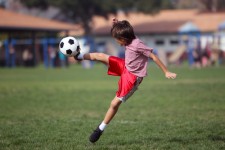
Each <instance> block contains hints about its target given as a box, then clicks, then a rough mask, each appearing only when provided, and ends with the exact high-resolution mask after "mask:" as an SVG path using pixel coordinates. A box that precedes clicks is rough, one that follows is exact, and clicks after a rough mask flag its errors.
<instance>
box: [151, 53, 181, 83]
mask: <svg viewBox="0 0 225 150" xmlns="http://www.w3.org/2000/svg"><path fill="white" fill-rule="evenodd" d="M149 57H150V58H151V59H152V60H153V61H154V62H155V63H156V64H157V65H158V66H159V67H160V68H161V69H162V71H163V72H164V74H165V76H166V78H168V79H175V78H176V76H177V74H175V73H172V72H169V71H168V69H167V68H166V66H165V65H164V64H163V63H162V62H161V60H160V59H159V58H158V57H157V56H156V55H155V54H153V53H150V56H149Z"/></svg>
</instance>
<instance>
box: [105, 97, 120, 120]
mask: <svg viewBox="0 0 225 150" xmlns="http://www.w3.org/2000/svg"><path fill="white" fill-rule="evenodd" d="M121 103H122V101H120V100H119V99H118V98H117V97H115V98H114V99H113V100H112V102H111V104H110V106H109V109H108V111H107V113H106V115H105V118H104V120H103V122H104V123H105V124H109V123H110V121H111V120H112V119H113V117H114V116H115V114H116V113H117V111H118V108H119V106H120V104H121Z"/></svg>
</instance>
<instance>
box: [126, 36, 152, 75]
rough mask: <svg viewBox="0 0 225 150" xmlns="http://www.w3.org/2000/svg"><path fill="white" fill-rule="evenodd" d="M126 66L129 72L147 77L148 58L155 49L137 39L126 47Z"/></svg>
mask: <svg viewBox="0 0 225 150" xmlns="http://www.w3.org/2000/svg"><path fill="white" fill-rule="evenodd" d="M125 48H126V49H125V66H126V68H127V70H128V71H130V72H131V73H133V74H134V75H136V76H138V77H145V76H147V65H148V58H149V56H150V53H152V51H153V49H152V48H149V47H148V46H146V45H145V44H144V43H143V42H142V41H141V40H140V39H138V38H136V39H134V40H133V41H132V43H131V44H129V45H127V46H126V47H125Z"/></svg>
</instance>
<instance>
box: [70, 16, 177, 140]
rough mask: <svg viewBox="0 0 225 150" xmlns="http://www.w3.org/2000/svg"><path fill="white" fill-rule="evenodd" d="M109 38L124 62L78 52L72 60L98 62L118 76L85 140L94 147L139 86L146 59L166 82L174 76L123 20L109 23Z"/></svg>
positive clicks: (145, 68)
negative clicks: (122, 48) (102, 112)
mask: <svg viewBox="0 0 225 150" xmlns="http://www.w3.org/2000/svg"><path fill="white" fill-rule="evenodd" d="M111 35H112V37H113V38H115V40H116V42H117V43H118V44H120V45H121V46H125V59H121V58H118V57H115V56H109V55H107V54H104V53H86V54H83V53H82V50H81V52H80V53H79V54H78V55H76V56H75V57H74V58H75V59H76V60H93V61H100V62H102V63H104V64H106V65H107V66H108V74H109V75H113V76H120V79H119V81H118V85H119V87H118V90H117V92H116V96H115V97H114V98H113V100H112V102H111V104H110V106H109V109H108V111H107V112H106V114H105V118H104V120H103V121H102V123H100V125H99V126H98V127H97V128H96V129H95V130H94V132H93V133H92V134H91V135H90V138H89V140H90V141H91V142H92V143H94V142H96V141H98V139H99V138H100V136H101V135H102V133H103V131H104V129H105V128H106V126H107V125H108V124H109V123H110V121H111V120H112V119H113V117H114V116H115V114H116V113H117V110H118V108H119V106H120V104H121V103H122V102H125V101H126V100H127V99H128V98H129V97H130V96H131V95H132V94H133V93H134V92H135V91H136V90H137V87H138V86H139V85H140V84H141V82H142V80H143V78H144V77H145V76H146V75H147V65H148V59H149V58H150V59H152V60H153V61H154V62H155V63H156V64H157V65H158V66H159V67H160V68H161V69H162V71H163V73H164V74H165V77H166V78H168V79H175V78H176V76H177V75H176V74H175V73H172V72H170V71H169V70H168V69H167V68H166V67H165V65H164V64H163V63H162V62H161V61H160V60H159V58H158V57H157V56H156V55H154V54H153V53H152V51H153V49H152V48H149V47H147V46H146V45H145V44H144V43H143V42H142V41H141V40H140V39H138V37H136V36H135V34H134V31H133V27H132V26H131V25H130V23H129V22H128V21H126V20H123V21H118V20H117V19H113V26H112V28H111Z"/></svg>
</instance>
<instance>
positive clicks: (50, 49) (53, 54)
mask: <svg viewBox="0 0 225 150" xmlns="http://www.w3.org/2000/svg"><path fill="white" fill-rule="evenodd" d="M48 53H49V59H50V66H51V67H53V68H54V67H55V60H56V50H55V48H54V47H53V46H49V47H48Z"/></svg>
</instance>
